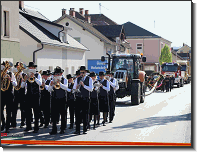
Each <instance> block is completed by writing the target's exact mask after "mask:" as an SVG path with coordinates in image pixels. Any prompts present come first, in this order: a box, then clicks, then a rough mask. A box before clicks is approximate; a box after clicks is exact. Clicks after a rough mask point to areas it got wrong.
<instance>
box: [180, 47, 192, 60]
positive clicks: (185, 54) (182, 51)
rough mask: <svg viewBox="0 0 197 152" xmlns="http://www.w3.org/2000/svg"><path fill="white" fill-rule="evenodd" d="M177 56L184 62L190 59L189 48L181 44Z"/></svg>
mask: <svg viewBox="0 0 197 152" xmlns="http://www.w3.org/2000/svg"><path fill="white" fill-rule="evenodd" d="M177 54H178V55H179V56H181V57H182V58H183V59H184V60H190V59H191V47H189V46H188V45H187V44H185V43H183V46H182V47H181V48H179V49H178V51H177Z"/></svg>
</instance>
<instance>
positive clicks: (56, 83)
mask: <svg viewBox="0 0 197 152" xmlns="http://www.w3.org/2000/svg"><path fill="white" fill-rule="evenodd" d="M54 78H55V77H54ZM54 80H55V81H54V82H55V84H54V88H55V89H60V83H59V82H57V79H56V78H55V79H54Z"/></svg>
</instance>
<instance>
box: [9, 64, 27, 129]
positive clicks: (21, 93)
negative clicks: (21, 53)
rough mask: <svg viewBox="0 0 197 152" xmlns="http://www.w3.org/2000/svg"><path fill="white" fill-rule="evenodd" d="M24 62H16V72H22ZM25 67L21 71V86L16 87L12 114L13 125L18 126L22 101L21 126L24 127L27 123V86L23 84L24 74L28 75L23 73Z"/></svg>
mask: <svg viewBox="0 0 197 152" xmlns="http://www.w3.org/2000/svg"><path fill="white" fill-rule="evenodd" d="M21 64H23V63H22V62H16V65H15V66H14V67H15V69H14V70H13V71H14V72H20V71H19V70H20V68H22V67H21ZM23 69H25V67H23V68H22V69H21V72H20V73H19V75H20V77H21V78H22V79H21V88H14V105H13V115H12V127H14V128H15V127H16V116H17V110H18V104H19V103H20V111H21V125H20V128H22V127H23V126H24V125H25V87H24V86H22V80H23V79H24V76H25V75H26V74H25V73H23V71H22V70H23Z"/></svg>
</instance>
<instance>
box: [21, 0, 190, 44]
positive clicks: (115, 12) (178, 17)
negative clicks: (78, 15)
mask: <svg viewBox="0 0 197 152" xmlns="http://www.w3.org/2000/svg"><path fill="white" fill-rule="evenodd" d="M99 3H101V5H102V6H101V10H100V7H99ZM24 5H25V8H29V9H32V10H35V11H39V12H40V13H41V14H43V15H44V16H45V17H47V18H48V19H49V20H50V21H54V20H56V19H58V18H59V17H61V15H62V9H63V8H64V9H66V12H67V14H69V10H70V8H75V11H78V12H79V8H84V10H89V14H99V13H100V11H101V13H102V14H104V15H105V16H107V17H108V18H110V19H111V20H113V21H114V22H116V23H117V24H124V23H126V22H132V23H134V24H136V25H138V26H140V27H142V28H144V29H146V30H148V31H150V32H152V33H154V34H156V35H158V36H161V37H163V38H164V39H167V40H169V41H171V42H172V44H171V46H172V47H180V46H182V45H183V43H186V44H187V45H189V46H191V2H190V1H24ZM154 22H155V23H154Z"/></svg>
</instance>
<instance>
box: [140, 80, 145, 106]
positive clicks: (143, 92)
mask: <svg viewBox="0 0 197 152" xmlns="http://www.w3.org/2000/svg"><path fill="white" fill-rule="evenodd" d="M140 85H141V88H140V91H141V97H140V103H144V100H145V85H144V82H143V83H141V84H140Z"/></svg>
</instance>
